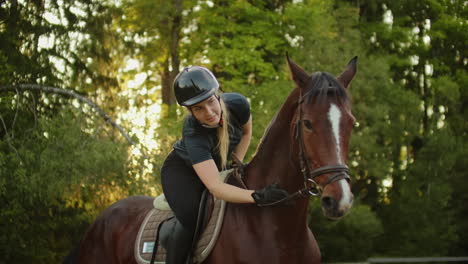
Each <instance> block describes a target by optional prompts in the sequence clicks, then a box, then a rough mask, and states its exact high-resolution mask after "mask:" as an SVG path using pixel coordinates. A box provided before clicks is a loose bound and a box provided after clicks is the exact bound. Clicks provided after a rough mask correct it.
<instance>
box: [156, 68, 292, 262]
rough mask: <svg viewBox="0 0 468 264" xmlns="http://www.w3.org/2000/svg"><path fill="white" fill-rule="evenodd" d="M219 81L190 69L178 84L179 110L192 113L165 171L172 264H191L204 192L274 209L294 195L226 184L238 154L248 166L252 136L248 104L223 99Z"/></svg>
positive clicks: (169, 259)
mask: <svg viewBox="0 0 468 264" xmlns="http://www.w3.org/2000/svg"><path fill="white" fill-rule="evenodd" d="M218 88H219V84H218V81H217V80H216V78H215V77H214V75H213V74H212V73H211V72H210V71H209V70H208V69H206V68H204V67H201V66H193V67H187V68H185V69H184V70H183V71H182V72H181V73H179V75H177V76H176V78H175V80H174V93H175V96H176V99H177V103H179V105H181V106H184V107H186V108H187V109H188V111H189V113H190V114H189V115H188V116H187V117H186V119H185V122H184V126H183V130H182V139H180V140H179V141H177V142H176V143H175V144H174V149H173V151H172V152H171V153H170V154H169V155H168V157H167V158H166V160H165V162H164V165H163V167H162V170H161V177H162V187H163V191H164V195H165V196H166V199H167V201H168V203H169V205H170V207H171V209H172V210H173V212H174V214H175V217H176V219H177V220H176V224H175V226H177V227H176V228H174V232H173V233H172V235H171V238H170V239H169V241H168V243H167V245H166V250H167V256H166V263H167V264H182V263H187V262H188V263H191V260H190V259H188V256H190V254H189V253H190V251H191V246H192V240H193V235H194V232H195V227H196V221H197V217H198V209H199V203H200V199H201V195H202V192H203V191H204V190H205V189H206V188H207V189H208V190H209V191H210V192H211V194H213V195H214V196H215V197H216V198H218V199H222V200H225V201H227V202H231V203H256V204H257V205H262V204H268V203H271V202H274V201H278V200H280V199H283V198H285V197H286V196H287V195H288V193H287V192H286V191H285V190H283V189H280V188H279V187H278V186H277V185H270V186H267V187H265V188H264V189H261V190H257V191H253V190H246V189H241V188H238V187H235V186H233V185H229V184H226V183H223V182H222V181H221V180H219V177H218V175H219V171H221V170H223V169H225V168H226V165H227V163H228V157H229V156H230V155H231V154H232V153H234V154H235V155H236V156H237V158H238V159H239V160H241V161H242V160H243V158H244V156H245V153H246V152H247V149H248V147H249V144H250V139H251V136H252V117H251V115H250V105H249V103H248V101H247V99H246V98H245V97H244V96H242V95H240V94H238V93H225V94H221V93H220V92H219V91H218Z"/></svg>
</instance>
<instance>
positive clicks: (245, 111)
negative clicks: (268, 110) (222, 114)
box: [226, 93, 250, 126]
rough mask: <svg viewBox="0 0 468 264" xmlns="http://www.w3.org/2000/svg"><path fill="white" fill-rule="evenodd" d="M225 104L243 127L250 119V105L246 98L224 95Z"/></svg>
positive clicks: (236, 95) (239, 95)
mask: <svg viewBox="0 0 468 264" xmlns="http://www.w3.org/2000/svg"><path fill="white" fill-rule="evenodd" d="M226 103H227V105H228V107H229V112H230V113H231V114H232V115H234V117H235V118H236V119H237V120H238V121H239V124H240V125H242V126H243V125H245V124H246V123H247V121H249V119H250V104H249V101H247V98H246V97H245V96H243V95H241V94H238V93H229V94H226Z"/></svg>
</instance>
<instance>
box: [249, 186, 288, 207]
mask: <svg viewBox="0 0 468 264" xmlns="http://www.w3.org/2000/svg"><path fill="white" fill-rule="evenodd" d="M288 196H289V193H288V192H287V191H285V190H283V189H281V188H280V187H279V185H278V184H277V183H275V184H272V185H268V186H267V187H265V188H263V189H260V190H257V191H255V192H254V193H252V197H253V198H254V200H255V203H256V204H257V205H258V206H269V205H276V204H275V202H278V201H281V200H282V199H285V198H286V197H288Z"/></svg>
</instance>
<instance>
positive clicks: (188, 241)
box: [163, 218, 193, 264]
mask: <svg viewBox="0 0 468 264" xmlns="http://www.w3.org/2000/svg"><path fill="white" fill-rule="evenodd" d="M168 224H170V225H171V228H170V231H171V233H170V235H169V236H168V237H167V239H166V240H165V241H164V243H163V245H164V247H165V248H166V264H192V259H191V256H192V254H191V251H192V241H193V232H191V231H190V230H189V229H188V228H186V227H184V226H183V225H182V224H181V223H180V222H179V221H178V220H177V219H176V218H174V219H171V221H170V223H168Z"/></svg>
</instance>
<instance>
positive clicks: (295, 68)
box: [286, 52, 309, 87]
mask: <svg viewBox="0 0 468 264" xmlns="http://www.w3.org/2000/svg"><path fill="white" fill-rule="evenodd" d="M286 60H287V61H288V66H289V70H290V71H291V77H292V79H293V80H294V81H295V82H296V83H297V84H298V86H299V87H303V86H304V85H305V84H306V82H307V80H308V79H309V74H307V72H306V71H304V70H303V69H302V68H301V67H299V65H297V64H296V63H294V62H293V61H292V60H291V59H290V58H289V55H288V53H287V52H286Z"/></svg>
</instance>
